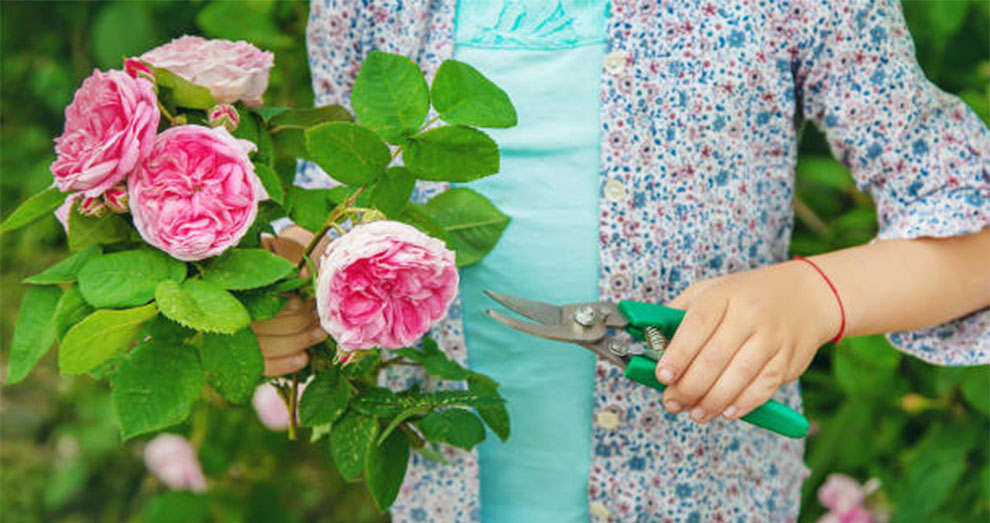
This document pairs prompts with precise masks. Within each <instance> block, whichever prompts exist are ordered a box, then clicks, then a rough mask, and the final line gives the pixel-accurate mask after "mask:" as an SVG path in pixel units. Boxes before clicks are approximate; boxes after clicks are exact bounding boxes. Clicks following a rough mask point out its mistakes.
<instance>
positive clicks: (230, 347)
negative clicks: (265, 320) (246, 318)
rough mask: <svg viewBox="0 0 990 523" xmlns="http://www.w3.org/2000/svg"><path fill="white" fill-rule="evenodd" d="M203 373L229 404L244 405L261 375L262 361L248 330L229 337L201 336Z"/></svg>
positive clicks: (255, 342) (254, 340)
mask: <svg viewBox="0 0 990 523" xmlns="http://www.w3.org/2000/svg"><path fill="white" fill-rule="evenodd" d="M203 369H204V370H205V371H206V379H207V380H208V381H209V383H210V385H211V386H212V387H213V388H214V389H216V390H217V392H219V393H220V395H221V396H223V397H224V398H226V399H227V401H229V402H231V403H244V402H245V401H247V400H249V399H250V398H251V395H252V394H254V388H255V386H256V385H257V384H258V380H260V379H261V376H262V375H263V374H264V372H265V358H264V357H263V356H262V355H261V350H260V349H259V348H258V338H256V337H255V335H254V331H252V330H251V329H241V330H239V331H237V332H235V333H234V334H232V335H227V334H210V333H206V334H204V335H203Z"/></svg>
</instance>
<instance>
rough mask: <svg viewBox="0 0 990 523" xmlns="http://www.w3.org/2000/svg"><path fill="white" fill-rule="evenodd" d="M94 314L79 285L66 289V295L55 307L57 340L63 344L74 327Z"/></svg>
mask: <svg viewBox="0 0 990 523" xmlns="http://www.w3.org/2000/svg"><path fill="white" fill-rule="evenodd" d="M92 313H93V307H91V306H90V305H89V304H88V303H86V300H85V298H83V295H82V293H81V292H79V286H78V285H73V286H71V287H69V288H68V289H65V293H63V294H62V298H61V299H59V300H58V305H57V306H56V307H55V339H56V340H58V341H59V343H61V342H62V339H63V338H65V334H66V333H67V332H69V329H71V328H72V326H73V325H75V324H77V323H79V322H80V321H82V320H83V319H85V318H86V316H89V315H90V314H92Z"/></svg>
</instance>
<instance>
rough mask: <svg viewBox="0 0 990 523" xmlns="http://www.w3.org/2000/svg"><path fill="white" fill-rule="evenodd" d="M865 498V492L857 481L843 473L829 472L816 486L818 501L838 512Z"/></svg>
mask: <svg viewBox="0 0 990 523" xmlns="http://www.w3.org/2000/svg"><path fill="white" fill-rule="evenodd" d="M865 498H866V493H865V492H864V491H863V487H861V486H860V484H859V482H857V481H856V480H855V479H853V478H850V477H849V476H846V475H845V474H829V475H828V477H827V478H825V483H823V484H822V486H821V487H819V488H818V501H820V502H821V504H822V506H824V507H826V508H828V509H830V510H831V511H833V512H836V513H838V514H844V513H845V512H847V511H849V510H850V509H852V508H854V507H858V506H860V505H861V504H862V503H863V500H864V499H865Z"/></svg>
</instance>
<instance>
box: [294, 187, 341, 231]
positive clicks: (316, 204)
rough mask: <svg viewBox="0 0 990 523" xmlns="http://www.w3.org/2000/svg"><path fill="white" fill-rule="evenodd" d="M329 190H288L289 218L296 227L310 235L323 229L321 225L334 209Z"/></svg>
mask: <svg viewBox="0 0 990 523" xmlns="http://www.w3.org/2000/svg"><path fill="white" fill-rule="evenodd" d="M336 206H337V204H336V203H334V198H333V193H332V192H331V191H330V189H303V188H302V187H296V186H293V187H290V188H289V217H290V218H292V221H294V222H295V223H296V225H298V226H300V227H302V228H303V229H306V230H308V231H310V232H312V233H316V232H318V231H319V230H320V229H321V228H323V223H324V222H326V221H327V216H330V211H332V210H333V208H334V207H336Z"/></svg>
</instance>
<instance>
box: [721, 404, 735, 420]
mask: <svg viewBox="0 0 990 523" xmlns="http://www.w3.org/2000/svg"><path fill="white" fill-rule="evenodd" d="M735 415H736V407H735V405H733V406H731V407H729V408H727V409H725V412H723V413H722V417H723V418H725V419H732V418H733V417H735Z"/></svg>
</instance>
